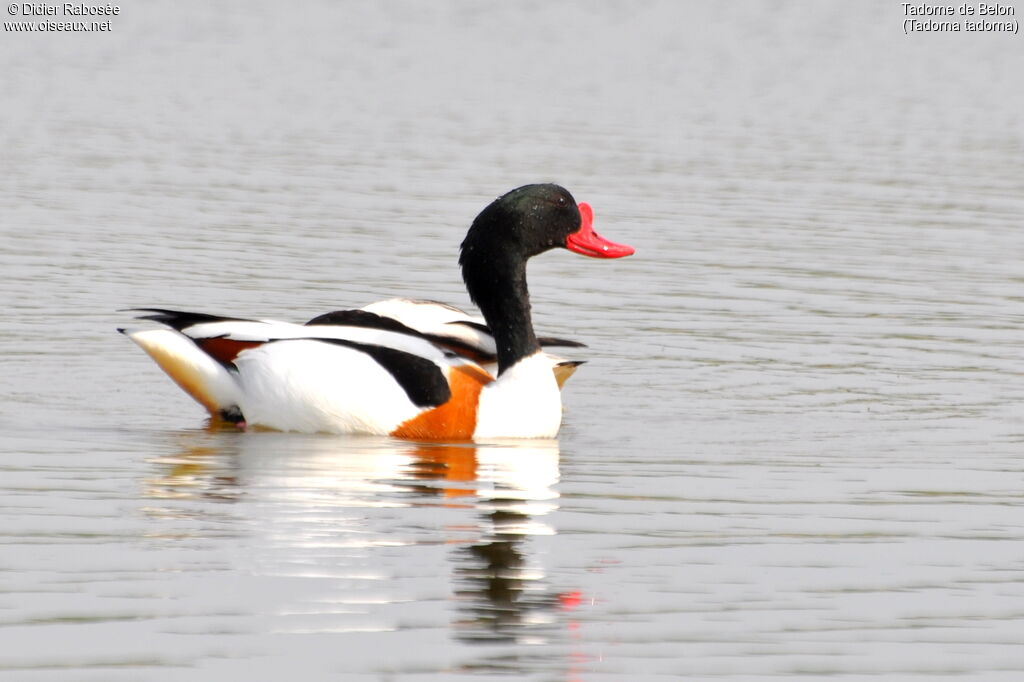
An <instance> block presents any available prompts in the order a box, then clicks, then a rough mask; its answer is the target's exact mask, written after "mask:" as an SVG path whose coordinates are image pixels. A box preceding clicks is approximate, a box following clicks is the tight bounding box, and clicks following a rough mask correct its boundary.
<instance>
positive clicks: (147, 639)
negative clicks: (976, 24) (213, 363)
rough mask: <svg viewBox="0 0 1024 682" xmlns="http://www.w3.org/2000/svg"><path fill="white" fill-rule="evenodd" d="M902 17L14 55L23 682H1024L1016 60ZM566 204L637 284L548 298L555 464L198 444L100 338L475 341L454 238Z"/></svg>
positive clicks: (421, 450)
mask: <svg viewBox="0 0 1024 682" xmlns="http://www.w3.org/2000/svg"><path fill="white" fill-rule="evenodd" d="M1009 6H1011V7H1014V8H1015V9H1016V11H1017V12H1018V15H1017V18H1018V20H1019V12H1020V11H1024V6H1020V7H1018V6H1017V5H1016V4H1013V3H1011V4H1010V5H1009ZM10 18H13V19H18V20H22V19H25V17H21V16H17V17H9V16H5V17H4V19H5V20H7V19H10ZM904 18H905V17H904V15H903V8H902V6H901V5H900V4H899V3H886V2H862V3H839V2H809V1H807V2H783V3H753V2H732V3H683V2H668V1H665V2H643V3H606V4H600V5H599V4H597V3H586V2H583V1H582V0H579V1H575V2H558V3H549V2H523V3H501V4H499V3H479V2H468V1H467V2H451V1H450V2H443V3H431V4H430V5H426V4H422V3H412V2H389V3H378V4H370V3H356V2H338V3H327V2H319V3H318V2H311V3H305V4H302V5H300V6H298V7H296V6H287V7H286V6H285V4H283V3H268V2H244V3H243V2H236V3H170V2H159V1H156V2H147V3H144V4H143V3H130V4H128V5H124V6H123V7H122V10H121V14H120V15H118V16H116V17H113V18H111V31H110V32H108V33H102V34H101V33H93V34H67V33H61V34H57V33H50V34H42V33H36V34H24V33H22V34H15V33H13V32H12V31H10V30H7V31H5V32H4V36H3V39H2V40H0V63H2V64H3V68H2V69H0V91H2V93H3V95H2V101H3V104H2V105H0V113H2V122H3V124H2V126H0V144H2V148H0V149H2V151H0V164H2V168H0V170H2V177H0V222H2V226H0V239H2V246H0V269H2V273H3V274H2V276H0V292H2V296H3V303H4V315H3V320H2V322H0V329H2V334H0V357H2V364H0V367H2V374H3V379H2V380H0V433H2V434H3V437H2V442H0V678H2V679H4V680H8V679H10V680H18V681H21V680H27V681H30V682H34V681H37V680H47V681H49V680H54V681H56V680H60V681H64V680H104V681H106V680H112V681H116V682H120V681H126V680H146V681H149V680H155V681H164V680H248V681H251V680H281V679H296V680H340V679H343V680H374V681H377V680H379V681H390V680H456V681H462V680H465V681H469V680H490V679H524V680H545V681H547V680H558V681H564V682H584V681H591V680H625V679H629V680H657V679H673V680H674V679H721V680H730V681H734V680H754V679H766V678H775V679H777V678H806V679H818V678H826V677H837V678H840V677H841V678H842V679H844V680H859V679H872V680H875V679H886V680H899V679H922V680H933V679H964V680H972V681H973V680H1017V679H1020V676H1021V674H1022V673H1024V646H1022V644H1024V424H1022V422H1024V352H1022V348H1024V306H1022V303H1024V225H1022V218H1024V116H1022V112H1024V94H1022V92H1024V91H1022V90H1021V88H1020V82H1019V78H1020V73H1022V72H1024V50H1022V45H1024V43H1022V42H1021V40H1022V38H1020V37H1019V36H1014V35H1010V34H1005V33H960V34H942V35H939V34H915V35H909V36H908V35H904V32H903V21H904ZM546 180H554V181H558V182H560V183H562V184H564V185H566V186H567V187H569V188H570V190H571V191H573V192H574V193H575V195H576V197H577V198H578V199H580V200H586V201H589V202H590V203H591V204H592V205H593V206H594V208H595V211H596V227H597V229H598V230H599V231H601V232H602V233H603V234H605V235H606V236H608V237H610V238H612V239H615V240H618V241H623V242H627V243H631V244H634V245H635V246H636V247H637V254H636V256H634V257H632V258H628V259H624V260H621V261H614V262H597V261H591V260H588V259H582V258H578V257H575V256H573V255H571V254H568V253H564V252H559V253H550V254H546V255H545V256H543V257H541V258H539V259H537V260H536V261H534V262H533V263H532V264H531V270H530V277H531V287H532V292H533V300H534V308H535V314H536V322H537V325H538V327H539V328H540V330H541V331H542V332H543V333H545V334H553V335H559V336H570V337H574V338H578V339H580V340H582V341H585V342H586V343H588V344H589V346H590V347H589V349H587V351H586V353H585V354H584V355H583V356H582V357H587V358H589V363H588V364H586V365H585V366H584V367H583V368H582V369H581V371H580V372H579V373H578V374H577V375H576V376H575V377H574V378H573V379H572V381H571V382H570V384H569V385H568V386H567V388H566V391H565V400H566V405H567V411H566V418H565V426H564V429H563V432H562V434H561V436H560V438H559V439H558V441H551V442H547V441H545V442H530V443H498V444H487V445H480V446H478V447H475V448H472V447H466V446H441V445H431V446H427V445H417V444H411V443H402V442H394V441H390V440H384V439H366V438H339V437H329V436H311V435H294V434H279V433H238V432H233V431H230V430H228V431H211V430H208V429H207V428H206V425H205V419H204V415H203V412H202V410H201V409H200V408H198V407H197V406H196V405H194V404H193V403H192V402H191V401H190V400H189V399H188V398H187V397H185V396H184V395H183V394H181V393H180V391H178V389H177V388H176V387H175V386H173V385H172V384H171V382H170V381H168V380H167V379H166V378H165V377H164V376H163V375H162V374H161V373H160V372H159V370H158V369H156V367H155V366H153V365H152V364H151V362H150V361H149V360H148V358H146V357H145V356H144V355H143V354H142V353H141V352H139V351H138V349H137V348H135V347H134V346H132V345H131V344H130V343H128V342H127V341H126V340H125V339H124V338H123V337H120V336H119V335H118V334H116V333H115V332H114V328H115V327H116V326H117V325H119V324H124V322H125V321H126V319H127V317H126V315H125V314H119V313H117V312H116V310H117V309H118V308H125V307H130V306H150V305H164V306H177V307H184V308H192V309H199V310H206V311H210V312H221V313H231V314H236V315H243V316H244V315H249V316H261V317H278V318H285V319H293V320H302V319H307V318H308V317H311V316H313V315H315V314H318V313H320V312H323V311H325V310H330V309H334V308H339V307H347V306H360V305H364V304H365V303H368V302H370V301H372V300H376V299H378V298H383V297H386V296H394V295H403V296H420V297H422V296H430V297H434V298H438V299H441V300H446V301H449V302H451V303H454V304H458V305H468V301H467V297H466V294H465V293H464V291H463V290H462V287H461V284H460V279H459V274H458V271H457V269H456V265H455V259H456V251H457V246H458V243H459V242H460V240H461V238H462V235H463V233H464V230H465V228H466V227H467V225H468V223H469V221H470V220H471V218H472V217H473V215H475V213H476V212H477V211H478V210H479V209H480V208H482V207H483V206H484V205H485V204H486V203H487V202H488V201H490V199H491V198H493V197H494V196H496V195H497V194H499V193H501V192H503V191H505V190H508V189H510V188H512V187H515V186H517V185H520V184H524V183H527V182H535V181H546Z"/></svg>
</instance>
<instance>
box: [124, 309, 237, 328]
mask: <svg viewBox="0 0 1024 682" xmlns="http://www.w3.org/2000/svg"><path fill="white" fill-rule="evenodd" d="M118 312H132V313H151V314H149V315H136V317H135V319H137V320H150V321H152V322H159V323H161V324H166V325H167V326H168V327H170V328H172V329H176V330H178V331H181V330H182V329H184V328H185V327H191V326H192V325H194V324H203V323H204V322H244V320H242V319H241V318H238V317H224V316H222V315H208V314H207V313H193V312H188V311H184V310H171V309H169V308H124V309H122V310H120V311H118Z"/></svg>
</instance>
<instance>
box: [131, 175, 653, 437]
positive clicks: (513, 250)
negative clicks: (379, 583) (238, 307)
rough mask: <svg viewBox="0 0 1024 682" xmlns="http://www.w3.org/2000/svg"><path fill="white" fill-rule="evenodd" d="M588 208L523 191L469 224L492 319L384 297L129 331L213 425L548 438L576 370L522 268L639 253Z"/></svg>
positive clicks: (469, 282)
mask: <svg viewBox="0 0 1024 682" xmlns="http://www.w3.org/2000/svg"><path fill="white" fill-rule="evenodd" d="M592 223H593V211H592V210H591V208H590V206H589V205H588V204H586V203H580V204H577V203H576V201H575V200H574V199H573V197H572V195H571V194H569V192H568V191H567V190H565V189H564V188H562V187H559V186H558V185H552V184H542V185H526V186H524V187H520V188H518V189H514V190H512V191H511V192H508V193H507V194H504V195H502V196H500V197H498V198H497V199H495V200H494V201H493V202H492V203H491V204H490V205H489V206H487V207H486V208H485V209H484V210H483V211H482V212H481V213H480V215H478V216H477V217H476V219H475V220H474V221H473V223H472V225H471V227H470V228H469V232H468V233H467V235H466V238H465V240H464V241H463V242H462V252H461V255H460V257H459V264H460V266H461V268H462V277H463V281H464V282H465V284H466V289H467V291H468V292H469V295H470V298H471V299H472V300H473V302H474V303H476V305H477V306H478V307H479V308H480V311H481V313H483V318H482V319H481V318H474V317H471V316H470V315H468V314H466V313H465V312H463V311H461V310H459V309H457V308H452V307H450V306H446V305H444V304H440V303H435V302H430V301H410V300H405V299H389V300H387V301H380V302H378V303H374V304H371V305H369V306H366V307H365V308H362V309H359V310H340V311H334V312H331V313H326V314H324V315H320V316H318V317H316V318H313V319H312V320H310V321H309V322H307V323H306V324H294V323H288V322H277V321H273V320H246V319H240V318H235V317H224V316H219V315H209V314H206V313H192V312H183V311H176V310H167V309H163V308H143V309H139V310H140V311H141V312H145V313H146V314H145V315H142V316H140V319H146V320H152V321H156V322H160V323H162V324H164V325H165V327H162V328H158V329H145V328H129V329H120V330H119V331H121V332H122V333H124V334H126V335H127V336H128V337H129V338H130V339H131V340H132V341H134V342H135V343H136V344H138V345H139V346H140V347H141V348H142V349H143V350H144V351H146V353H148V354H149V355H150V357H152V358H153V360H155V361H156V363H157V364H158V365H159V366H160V368H161V369H163V370H164V372H166V373H167V374H168V375H169V376H170V377H171V378H172V379H173V380H174V381H175V382H176V383H177V384H178V385H179V386H180V387H181V388H182V389H184V390H185V392H186V393H188V394H189V395H190V396H192V398H194V399H195V400H196V401H197V402H199V403H200V404H201V405H203V407H205V408H206V409H207V410H208V411H209V412H210V414H211V416H212V417H213V418H214V419H221V420H226V421H232V422H236V423H238V424H240V425H259V426H263V427H267V428H272V429H278V430H283V431H302V432H311V433H312V432H329V433H365V434H377V435H390V436H394V437H397V438H407V439H415V440H466V439H480V438H500V437H511V438H551V437H554V436H555V435H557V433H558V429H559V427H560V425H561V419H562V402H561V395H560V392H559V387H560V383H561V381H564V378H565V377H566V376H568V374H571V372H572V371H573V370H574V369H575V367H576V365H577V364H579V363H575V362H562V361H560V360H559V359H557V358H555V357H553V356H551V355H548V354H547V353H546V352H545V351H544V350H543V348H544V347H548V346H573V345H575V346H579V345H582V344H579V343H577V342H573V341H568V340H565V339H554V338H547V337H538V336H537V335H536V333H535V332H534V329H533V323H532V321H531V317H530V298H529V292H528V290H527V286H526V262H527V260H529V259H530V258H531V257H533V256H536V255H538V254H540V253H543V252H545V251H547V250H549V249H552V248H555V247H561V248H566V249H568V250H570V251H574V252H576V253H579V254H582V255H584V256H590V257H594V258H620V257H622V256H628V255H630V254H632V253H633V248H632V247H630V246H626V245H623V244H616V243H614V242H611V241H608V240H607V239H604V238H603V237H601V236H600V235H598V234H597V233H596V232H594V230H593V226H592Z"/></svg>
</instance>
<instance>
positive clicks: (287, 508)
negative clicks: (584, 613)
mask: <svg viewBox="0 0 1024 682" xmlns="http://www.w3.org/2000/svg"><path fill="white" fill-rule="evenodd" d="M177 445H178V446H179V449H178V451H177V452H175V453H172V454H169V455H168V456H166V457H163V458H160V459H158V460H155V461H154V464H155V465H156V468H157V470H158V472H159V473H158V475H156V476H153V477H151V478H150V479H149V480H148V481H147V488H148V490H147V492H148V494H149V496H150V497H151V498H155V499H161V500H165V501H168V502H170V501H171V500H178V502H177V503H174V504H173V506H168V507H166V509H167V511H168V512H173V513H174V514H175V515H181V514H184V515H188V514H189V512H188V508H189V506H188V505H187V504H185V502H186V501H187V499H193V500H198V501H205V502H211V501H215V502H228V503H231V502H245V501H249V502H253V503H258V504H263V505H264V506H265V505H266V504H267V503H271V504H272V505H273V506H275V507H278V506H279V507H281V510H279V511H278V513H277V514H275V515H274V517H273V518H275V519H279V520H275V521H273V522H272V525H273V526H276V525H277V524H278V523H289V524H291V523H294V522H295V520H296V519H298V520H299V521H298V523H300V527H295V526H290V527H289V528H287V530H281V531H280V532H277V533H275V538H278V539H280V540H285V541H287V542H289V543H294V544H295V546H294V547H292V548H291V549H289V550H288V551H287V552H286V553H285V556H287V557H289V560H291V561H296V562H298V561H305V562H307V563H308V561H316V562H324V561H326V560H327V559H328V557H326V556H325V555H324V554H323V550H318V549H316V547H317V546H318V545H316V544H315V543H314V545H311V548H306V547H303V546H302V545H301V538H316V540H317V542H320V541H322V540H323V538H328V537H332V536H333V537H338V538H352V539H354V540H357V541H358V543H361V545H362V546H364V547H371V548H372V547H373V546H375V545H376V542H377V541H375V540H374V539H373V538H379V542H380V547H390V548H392V549H389V550H388V551H391V552H393V551H394V550H393V548H394V547H396V546H402V547H408V550H406V551H405V552H404V555H405V556H406V559H412V560H415V559H416V558H417V557H419V556H421V555H420V553H419V552H418V551H417V550H416V547H417V546H436V545H437V544H438V543H439V542H441V543H444V544H447V545H450V546H451V547H452V550H451V553H450V555H449V563H450V566H451V585H452V587H451V594H452V598H453V600H454V602H455V605H456V616H455V619H454V621H453V622H452V623H451V628H452V632H453V635H454V636H455V637H456V638H458V639H459V640H461V641H466V642H508V641H533V642H537V641H546V640H548V639H549V636H550V635H551V634H552V632H553V630H554V629H555V623H556V621H558V620H559V617H558V612H559V611H560V610H564V608H565V599H564V594H559V593H557V592H555V591H553V590H552V589H551V588H550V587H549V586H548V585H547V584H546V582H547V581H546V575H545V570H544V568H543V566H542V565H541V564H540V562H539V561H537V559H536V548H535V547H533V546H531V545H534V544H535V543H536V541H537V537H538V536H550V535H554V533H555V531H554V529H553V528H552V527H551V526H549V525H548V524H546V523H544V521H543V518H544V517H545V515H547V514H548V513H550V512H551V511H553V510H554V509H556V508H557V503H556V502H557V497H558V494H557V492H556V491H555V485H556V484H557V482H558V477H559V468H558V457H559V451H558V443H557V441H529V442H523V441H510V442H502V443H493V444H471V443H465V444H426V443H421V444H415V443H406V442H398V441H393V440H389V439H369V438H367V439H352V438H332V437H330V436H311V435H302V434H283V433H241V432H237V431H226V430H220V429H216V428H211V429H208V430H206V431H196V432H188V433H186V434H179V437H178V439H177ZM254 495H255V497H257V498H259V499H255V498H254V497H253V496H254ZM268 496H269V497H268ZM296 508H304V509H307V511H308V516H307V515H306V514H299V515H296V514H295V512H293V511H291V510H292V509H296ZM370 508H377V509H381V508H387V509H391V510H401V509H402V508H408V511H407V512H402V513H400V514H399V515H398V516H395V515H394V514H391V515H389V517H388V519H387V520H386V521H385V519H384V518H383V517H377V516H370V517H367V516H366V515H365V514H361V513H360V512H359V510H360V509H364V510H365V509H370ZM417 508H434V509H438V508H440V509H445V510H448V511H446V512H445V513H444V514H443V515H442V517H441V518H442V519H443V520H442V521H441V524H440V525H424V520H425V519H431V518H438V517H437V516H436V515H434V514H430V515H421V514H418V513H417V512H416V510H417ZM282 510H283V511H284V512H286V513H282ZM238 511H239V510H236V514H237V513H238ZM353 512H355V513H354V514H353ZM195 513H196V514H201V515H204V516H208V515H209V514H210V513H211V509H210V508H209V507H208V506H207V505H201V506H198V507H197V508H196V509H195ZM247 513H248V512H246V511H242V514H243V517H244V516H245V515H246V514H247ZM307 518H308V521H304V520H303V519H307ZM360 518H361V519H362V521H361V522H360V521H359V519H360ZM368 518H376V519H378V520H380V521H385V523H384V525H381V526H375V525H370V526H367V525H366V521H367V519H368ZM331 519H333V520H334V521H333V522H332V521H331ZM353 522H355V523H356V525H355V526H348V527H346V525H345V524H346V523H353ZM302 523H308V524H316V525H310V526H309V527H308V528H307V527H304V526H301V524H302ZM392 523H397V527H396V526H393V525H390V524H392ZM328 524H329V525H328ZM410 529H413V530H410ZM329 546H330V547H335V546H337V547H338V550H337V551H339V552H344V551H345V547H346V545H345V541H344V540H342V541H340V542H338V543H337V545H334V544H331V545H329ZM307 549H309V551H311V552H317V553H316V554H315V555H314V556H315V558H310V557H307V556H305V555H304V554H303V552H304V551H305V550H307ZM344 559H346V557H345V556H343V555H339V556H338V557H336V560H344ZM391 560H392V561H393V560H394V558H392V559H391ZM304 565H305V564H304ZM379 570H380V571H381V573H382V575H387V574H388V573H389V566H388V565H386V563H385V564H383V565H380V566H379ZM398 589H399V590H401V589H402V588H401V586H400V585H399V586H398Z"/></svg>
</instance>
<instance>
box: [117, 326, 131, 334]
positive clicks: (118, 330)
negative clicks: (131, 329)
mask: <svg viewBox="0 0 1024 682" xmlns="http://www.w3.org/2000/svg"><path fill="white" fill-rule="evenodd" d="M117 333H118V334H127V333H128V332H127V331H125V329H124V327H118V328H117Z"/></svg>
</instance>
